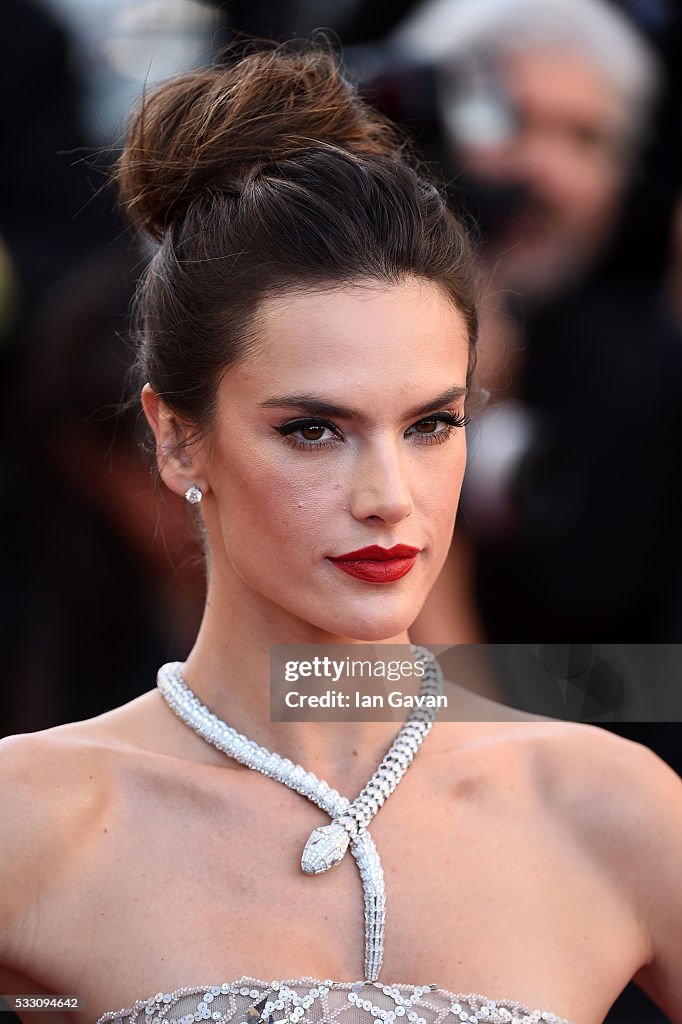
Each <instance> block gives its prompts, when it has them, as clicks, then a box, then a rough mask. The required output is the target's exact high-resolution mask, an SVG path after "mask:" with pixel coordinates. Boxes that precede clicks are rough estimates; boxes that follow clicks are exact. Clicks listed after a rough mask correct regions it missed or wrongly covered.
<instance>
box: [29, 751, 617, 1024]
mask: <svg viewBox="0 0 682 1024" xmlns="http://www.w3.org/2000/svg"><path fill="white" fill-rule="evenodd" d="M501 778H502V776H500V775H499V773H496V772H495V771H494V770H492V766H491V765H490V764H489V763H488V764H486V765H485V766H481V765H478V766H476V765H475V764H469V766H468V767H467V768H465V767H464V766H460V770H459V771H458V772H457V773H456V774H452V775H451V774H450V773H449V772H448V770H447V764H446V763H445V762H440V761H438V762H436V763H434V765H433V766H432V767H431V768H430V770H429V772H426V771H422V772H421V773H418V772H414V773H408V774H407V775H406V776H405V778H404V779H403V780H402V782H401V784H400V786H399V787H398V789H397V790H396V791H395V793H394V794H392V795H391V798H390V799H389V800H387V802H386V804H385V805H384V806H383V807H382V808H381V810H380V812H379V813H378V814H377V816H376V818H375V819H374V821H373V822H372V824H371V826H370V832H371V834H372V837H373V839H374V841H375V843H376V847H377V850H378V852H379V855H380V857H381V862H382V866H383V872H384V879H385V887H386V923H385V936H384V960H383V967H382V971H381V976H380V979H381V980H382V981H383V982H394V981H397V982H412V983H415V984H429V983H431V982H435V983H437V984H438V985H439V986H442V987H445V988H448V989H450V990H452V991H476V992H482V993H486V994H489V995H491V996H492V997H493V998H494V997H499V998H514V999H519V1000H521V1001H524V1002H527V1003H529V1004H530V1005H536V1006H548V1007H550V1008H553V1009H554V1010H555V1012H557V1013H560V1014H561V1015H563V1016H567V1017H569V1018H571V1019H573V1020H577V1021H580V1020H588V1019H591V1018H590V1017H589V1015H588V1014H586V1012H585V1007H584V1006H583V1005H582V1004H581V1005H577V1004H578V1002H580V1001H581V1000H585V999H587V1000H588V1001H589V999H590V998H592V1011H591V1012H593V1010H594V1003H595V1000H596V999H597V995H596V993H597V992H599V993H601V995H599V998H600V999H603V998H604V997H603V993H604V991H607V992H608V991H609V990H610V989H609V986H610V987H611V988H612V989H613V990H614V991H613V998H615V996H616V995H617V994H618V991H620V988H622V985H623V984H624V983H625V982H626V981H627V977H626V974H627V971H628V969H629V967H630V966H631V964H630V961H631V959H632V957H633V956H635V955H636V953H635V947H636V936H635V935H634V933H633V926H632V922H631V921H630V920H629V919H628V917H627V913H626V911H625V910H624V909H623V908H622V907H621V906H620V904H619V902H618V901H617V900H616V898H615V894H611V893H610V891H609V889H608V887H607V886H606V885H605V883H604V880H603V879H602V878H600V877H599V876H598V875H597V874H596V873H595V872H594V871H593V870H592V869H591V867H590V864H589V861H588V860H587V859H586V858H585V857H584V856H583V855H582V854H581V852H580V851H579V850H578V849H576V848H575V847H574V846H572V845H571V843H570V841H569V838H568V837H567V835H566V834H565V833H564V831H563V830H562V829H561V827H560V824H559V823H557V822H553V821H551V820H550V819H548V817H547V812H546V809H543V807H542V804H541V803H540V802H539V801H538V800H537V798H536V797H535V795H534V794H533V792H532V790H530V789H529V788H528V787H527V785H526V784H525V783H524V781H523V778H522V776H520V775H519V776H517V777H516V778H514V777H511V776H508V777H507V779H506V781H505V782H504V783H501V782H500V779H501ZM494 780H495V781H494ZM328 821H329V818H328V816H327V815H325V814H324V812H322V811H321V810H320V809H319V808H317V807H316V806H314V805H313V804H312V803H311V802H310V801H308V800H306V799H305V798H303V797H301V796H300V795H299V794H297V793H294V792H292V791H291V790H289V789H287V788H286V787H284V786H282V785H280V784H278V783H276V782H274V781H273V780H271V779H267V778H264V777H263V776H261V775H258V774H257V773H255V772H248V773H247V772H244V773H235V774H230V775H229V776H226V774H225V773H222V775H221V776H219V775H218V774H217V773H216V774H215V775H211V776H209V775H206V774H204V775H202V776H199V775H192V774H188V775H186V776H184V777H181V776H179V775H178V776H176V777H172V776H165V777H164V776H162V775H154V773H153V772H151V773H148V774H146V775H144V776H139V775H138V776H137V777H133V776H131V777H129V778H126V779H123V780H122V782H121V784H120V785H118V786H117V788H116V797H115V799H112V800H111V801H110V802H109V804H108V807H107V811H106V813H105V814H104V815H103V816H102V818H101V820H99V821H98V823H97V825H96V827H95V828H93V832H92V834H91V835H90V837H89V839H88V842H87V843H86V844H84V845H83V847H82V849H81V850H80V851H79V856H78V858H74V861H73V863H72V864H71V865H67V866H65V867H64V870H63V871H62V872H61V873H60V877H59V884H56V885H55V887H54V889H53V891H52V893H51V896H50V906H49V913H48V914H44V915H43V919H44V921H45V922H46V927H45V929H44V931H43V933H42V935H41V937H40V938H39V940H38V946H39V949H37V957H38V960H39V961H40V962H41V963H42V964H43V965H44V975H43V977H47V978H49V979H50V980H51V981H53V983H54V984H55V985H56V987H55V989H54V990H55V991H67V990H68V991H74V992H80V993H81V994H83V995H85V997H86V999H87V1005H88V1008H89V1010H88V1013H87V1015H86V1016H85V1017H84V1018H83V1019H84V1020H87V1021H90V1022H93V1021H94V1020H95V1019H96V1017H97V1016H99V1014H100V1013H102V1012H103V1011H104V1010H106V1009H111V1008H119V1007H122V1006H125V1005H130V1004H131V1003H132V1002H133V1001H134V1000H135V999H136V998H144V997H146V996H147V995H150V994H153V993H154V992H157V991H159V990H164V991H166V990H168V991H170V990H172V989H175V988H177V987H178V986H180V985H194V984H220V983H222V982H224V981H231V980H233V979H234V978H237V977H240V976H242V975H250V976H253V977H259V978H264V979H266V978H295V977H302V976H304V975H307V976H313V977H318V978H321V979H322V978H333V979H335V980H348V981H354V980H357V979H361V978H363V976H364V974H363V966H364V964H363V961H364V919H363V892H362V885H361V880H360V875H359V872H358V868H357V865H356V863H355V861H354V859H353V858H352V856H351V854H350V852H349V853H347V854H346V856H345V857H344V859H343V861H342V862H341V863H340V864H339V865H337V866H336V867H334V868H333V869H331V870H330V871H328V872H326V873H323V874H321V875H317V876H308V875H305V874H303V872H302V870H301V867H300V859H301V854H302V851H303V847H304V845H305V842H306V840H307V838H308V836H309V835H310V832H311V831H312V830H313V829H314V828H315V827H317V826H318V825H320V824H325V823H327V822H328ZM595 908H597V909H596V910H595ZM57 922H59V926H58V927H57V924H56V923H57ZM65 932H66V933H67V934H69V936H70V937H72V939H70V942H69V946H68V949H66V950H65V949H64V943H63V941H62V942H61V943H60V942H59V935H60V934H61V935H63V934H64V933H65ZM614 937H615V938H614ZM605 950H608V955H606V954H605V952H604V951H605ZM618 986H620V988H619V987H618ZM576 989H578V990H579V992H577V991H576ZM590 992H593V993H595V994H594V995H592V996H590ZM606 1008H607V1007H605V1009H606ZM93 1010H94V1012H93Z"/></svg>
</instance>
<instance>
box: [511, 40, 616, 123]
mask: <svg viewBox="0 0 682 1024" xmlns="http://www.w3.org/2000/svg"><path fill="white" fill-rule="evenodd" d="M502 67H503V70H504V76H505V83H506V85H507V87H508V88H509V90H510V93H511V95H512V98H513V100H514V101H515V102H516V103H517V104H518V105H519V106H520V107H522V109H523V110H524V111H526V112H528V113H531V114H537V115H538V116H542V115H545V116H547V117H552V118H554V119H556V120H566V121H583V122H586V123H588V124H597V125H599V124H609V125H612V124H613V123H614V122H616V121H619V120H620V119H622V117H623V115H624V109H623V100H622V98H621V96H620V93H619V92H618V90H617V89H616V87H615V85H614V84H613V82H611V81H610V80H609V79H608V77H607V76H606V75H605V74H604V72H603V71H602V70H601V69H600V68H598V67H597V66H596V64H595V63H594V61H592V60H590V58H589V56H588V55H586V54H584V53H580V52H579V51H578V50H576V49H570V48H569V47H564V46H560V45H559V44H556V45H553V46H546V47H540V46H538V47H537V48H535V47H531V48H529V49H519V50H515V49H510V50H508V51H507V52H506V53H504V54H503V57H502Z"/></svg>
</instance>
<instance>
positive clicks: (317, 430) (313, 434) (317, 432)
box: [298, 426, 327, 441]
mask: <svg viewBox="0 0 682 1024" xmlns="http://www.w3.org/2000/svg"><path fill="white" fill-rule="evenodd" d="M298 429H299V431H300V433H301V435H302V436H303V437H304V438H305V439H306V441H319V440H320V438H321V437H322V435H323V434H324V432H325V430H326V429H327V428H326V427H322V426H315V427H299V428H298Z"/></svg>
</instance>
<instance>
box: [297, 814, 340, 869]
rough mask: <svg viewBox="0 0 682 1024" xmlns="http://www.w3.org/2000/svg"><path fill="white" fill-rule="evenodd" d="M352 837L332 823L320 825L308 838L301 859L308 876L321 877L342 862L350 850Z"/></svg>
mask: <svg viewBox="0 0 682 1024" xmlns="http://www.w3.org/2000/svg"><path fill="white" fill-rule="evenodd" d="M349 842H350V836H349V835H348V832H347V831H346V829H345V828H344V827H343V825H337V824H334V822H332V824H331V825H320V827H319V828H316V829H314V830H313V831H312V832H311V833H310V836H309V838H308V842H307V843H306V844H305V849H304V850H303V856H302V857H301V867H302V868H303V871H304V872H305V874H306V875H319V874H321V873H322V872H323V871H329V869H330V868H333V867H334V866H335V865H336V864H338V863H339V862H340V861H341V860H343V855H344V854H345V852H346V850H347V849H348V843H349Z"/></svg>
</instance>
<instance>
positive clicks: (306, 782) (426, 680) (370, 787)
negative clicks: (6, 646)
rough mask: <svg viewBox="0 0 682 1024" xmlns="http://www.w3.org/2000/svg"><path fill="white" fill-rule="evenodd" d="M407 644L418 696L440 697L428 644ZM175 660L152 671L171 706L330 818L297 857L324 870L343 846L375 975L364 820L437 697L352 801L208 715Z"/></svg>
mask: <svg viewBox="0 0 682 1024" xmlns="http://www.w3.org/2000/svg"><path fill="white" fill-rule="evenodd" d="M411 648H412V653H413V655H414V657H415V658H416V660H417V661H419V662H423V663H424V674H423V676H422V683H421V689H420V696H421V697H430V696H433V697H436V698H437V697H439V696H440V695H441V694H442V690H443V673H442V671H441V668H440V665H439V664H438V662H437V660H436V659H435V657H434V656H433V655H432V654H431V652H430V651H429V650H427V648H425V647H420V646H418V645H417V644H412V645H411ZM181 664H182V662H179V661H173V662H168V663H167V664H166V665H162V666H161V668H160V669H159V672H158V675H157V681H156V682H157V687H158V688H159V690H160V691H161V694H162V696H163V698H164V700H165V701H166V703H167V704H168V706H169V707H170V708H171V710H172V711H174V712H175V714H176V715H177V716H178V717H179V718H180V719H182V721H183V722H185V724H186V725H188V726H189V727H190V728H191V729H193V730H194V732H196V733H197V734H198V735H199V736H201V737H202V739H204V740H206V741H207V742H208V743H211V744H212V745H213V746H214V747H217V748H218V750H222V751H223V753H224V754H227V755H228V756H229V757H233V758H234V759H235V760H236V761H239V763H240V764H243V765H245V766H246V767H247V768H253V769H254V770H255V771H258V772H261V773H262V774H263V775H267V776H268V777H269V778H271V779H275V780H276V781H277V782H282V783H284V785H285V786H288V787H289V788H290V789H294V790H296V792H297V793H300V794H301V795H302V796H305V797H307V798H308V799H309V800H311V801H312V802H313V803H314V804H317V806H318V807H320V808H321V809H322V810H323V811H325V812H326V813H327V814H329V816H330V817H331V819H332V821H331V823H330V824H329V825H321V826H319V827H318V828H315V829H313V831H312V832H311V834H310V836H309V838H308V841H307V842H306V844H305V848H304V850H303V855H302V857H301V868H302V870H303V872H304V873H305V874H306V875H319V874H322V873H323V872H325V871H329V869H330V868H332V867H334V865H336V864H339V863H340V861H341V860H342V859H343V857H344V855H345V853H346V851H347V849H348V847H349V845H350V850H351V853H352V855H353V857H354V858H355V860H356V862H357V865H358V868H359V870H360V877H361V879H362V888H363V892H364V900H365V980H366V981H376V980H377V979H378V977H379V972H380V970H381V963H382V960H383V952H384V923H385V917H386V913H385V911H386V889H385V885H384V872H383V868H382V866H381V860H380V859H379V854H378V852H377V848H376V846H375V845H374V840H373V839H372V837H371V835H370V833H369V831H368V828H367V826H368V825H369V823H370V821H371V820H372V818H373V817H374V815H375V814H376V813H377V811H378V810H379V808H380V807H381V806H382V805H383V803H384V801H385V800H386V799H387V797H389V796H390V795H391V793H392V792H393V790H394V789H395V788H396V786H397V785H398V783H399V782H400V780H401V779H402V777H403V775H404V774H405V772H406V771H407V769H408V768H409V766H410V764H411V763H412V761H413V760H414V756H415V754H416V753H417V751H418V750H419V748H420V746H421V745H422V743H423V742H424V739H425V737H426V735H427V734H428V732H429V731H430V729H431V726H432V725H433V722H434V720H435V718H436V715H437V714H438V710H439V703H440V702H439V701H438V700H434V701H429V700H426V701H424V702H423V703H424V705H431V706H420V707H417V708H415V709H414V710H413V711H412V713H411V714H410V716H409V718H408V719H407V720H406V721H405V722H404V724H403V725H402V727H401V729H400V732H399V733H398V735H397V736H396V738H395V739H394V740H393V742H392V743H391V746H390V747H389V749H388V752H387V753H386V755H385V756H384V758H383V760H382V761H381V764H380V765H379V767H378V768H377V769H376V771H375V772H374V774H373V775H372V777H371V778H370V780H369V781H368V782H367V784H366V785H365V786H364V788H363V789H362V790H361V792H360V793H359V795H358V796H357V797H356V798H355V800H353V801H352V802H351V801H350V800H348V799H347V797H345V796H342V795H341V794H340V793H339V792H338V791H337V790H336V789H334V788H333V787H332V786H330V785H329V784H328V783H326V782H325V781H324V780H323V779H318V777H317V776H316V775H314V774H313V772H310V771H307V770H306V769H305V768H303V767H302V766H301V765H300V764H295V763H294V762H293V761H290V760H289V758H288V757H281V756H280V755H279V754H276V753H274V752H272V751H270V750H268V749H267V748H266V747H263V746H261V745H260V744H259V743H256V741H255V740H250V739H249V738H248V737H247V736H244V734H243V733H240V732H237V730H236V729H233V728H232V726H230V725H228V724H227V723H226V722H223V720H222V719H220V718H218V716H217V715H215V714H213V712H212V711H210V710H209V708H207V707H206V705H205V704H202V703H201V701H200V700H199V698H198V697H197V696H196V695H195V694H194V693H193V692H192V690H191V689H190V688H189V686H188V685H187V683H186V682H185V680H184V679H183V677H182V674H181V672H180V666H181Z"/></svg>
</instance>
